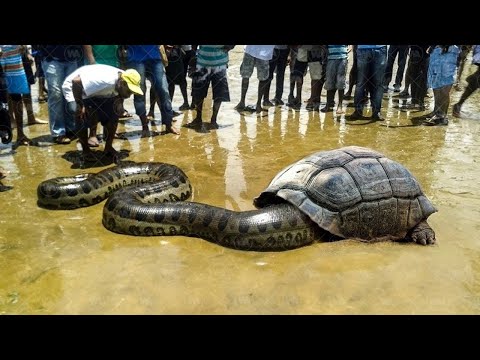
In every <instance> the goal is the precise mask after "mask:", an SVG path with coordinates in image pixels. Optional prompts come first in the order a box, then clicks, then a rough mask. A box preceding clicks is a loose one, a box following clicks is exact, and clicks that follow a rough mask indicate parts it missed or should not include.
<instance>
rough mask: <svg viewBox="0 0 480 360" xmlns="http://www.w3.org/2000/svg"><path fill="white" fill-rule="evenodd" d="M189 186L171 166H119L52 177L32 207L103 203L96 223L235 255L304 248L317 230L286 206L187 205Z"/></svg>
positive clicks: (133, 233)
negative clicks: (189, 240)
mask: <svg viewBox="0 0 480 360" xmlns="http://www.w3.org/2000/svg"><path fill="white" fill-rule="evenodd" d="M191 194H192V186H191V184H190V181H189V179H188V177H187V175H186V174H185V173H184V172H183V171H182V170H181V169H180V168H178V167H177V166H175V165H171V164H166V163H159V162H143V163H134V162H123V163H121V164H120V165H117V166H115V167H112V168H108V169H105V170H102V171H100V172H98V173H85V174H80V175H77V176H72V177H57V178H53V179H49V180H46V181H43V182H42V183H40V184H39V185H38V188H37V195H38V205H39V206H41V207H43V208H48V209H75V208H80V207H85V206H91V205H94V204H97V203H99V202H101V201H103V200H104V199H106V198H108V200H107V202H106V203H105V205H104V208H103V218H102V223H103V225H104V226H105V228H107V229H108V230H110V231H113V232H115V233H120V234H128V235H134V236H191V237H197V238H202V239H205V240H208V241H210V242H213V243H216V244H219V245H222V246H225V247H229V248H234V249H239V250H253V251H280V250H288V249H293V248H297V247H300V246H304V245H307V244H310V243H312V242H313V241H314V239H315V238H317V237H318V235H319V231H320V229H319V227H318V226H317V225H316V224H315V223H314V222H313V221H312V220H310V218H309V217H308V216H307V215H305V214H304V213H303V212H301V211H300V210H298V209H297V207H296V206H294V205H292V204H289V203H287V202H279V203H275V204H271V205H269V206H267V207H264V208H262V209H258V210H250V211H231V210H228V209H224V208H220V207H216V206H211V205H207V204H202V203H197V202H191V201H187V200H188V199H189V198H190V197H191Z"/></svg>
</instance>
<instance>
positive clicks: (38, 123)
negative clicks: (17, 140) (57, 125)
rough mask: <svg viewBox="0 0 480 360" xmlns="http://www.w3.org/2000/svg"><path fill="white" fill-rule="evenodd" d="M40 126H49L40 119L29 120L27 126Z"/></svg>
mask: <svg viewBox="0 0 480 360" xmlns="http://www.w3.org/2000/svg"><path fill="white" fill-rule="evenodd" d="M40 124H48V121H46V120H40V119H32V120H28V122H27V125H40Z"/></svg>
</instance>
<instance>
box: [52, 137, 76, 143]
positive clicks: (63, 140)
mask: <svg viewBox="0 0 480 360" xmlns="http://www.w3.org/2000/svg"><path fill="white" fill-rule="evenodd" d="M54 142H55V143H56V144H61V145H66V144H70V143H71V142H72V140H70V138H68V137H67V136H65V135H60V136H58V137H57V138H55V139H54Z"/></svg>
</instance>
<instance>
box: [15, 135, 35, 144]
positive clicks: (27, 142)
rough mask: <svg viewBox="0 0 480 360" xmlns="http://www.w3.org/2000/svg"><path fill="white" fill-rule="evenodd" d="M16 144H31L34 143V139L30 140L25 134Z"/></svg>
mask: <svg viewBox="0 0 480 360" xmlns="http://www.w3.org/2000/svg"><path fill="white" fill-rule="evenodd" d="M16 145H17V146H21V145H24V146H29V145H33V141H32V140H30V139H29V138H27V137H26V136H23V137H21V138H20V139H18V140H17V143H16Z"/></svg>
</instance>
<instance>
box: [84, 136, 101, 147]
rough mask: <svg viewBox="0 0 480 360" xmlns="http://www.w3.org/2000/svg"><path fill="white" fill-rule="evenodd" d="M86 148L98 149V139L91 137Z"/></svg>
mask: <svg viewBox="0 0 480 360" xmlns="http://www.w3.org/2000/svg"><path fill="white" fill-rule="evenodd" d="M87 143H88V146H90V147H99V146H100V144H99V143H98V139H97V138H96V137H91V138H89V139H88V141H87Z"/></svg>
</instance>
